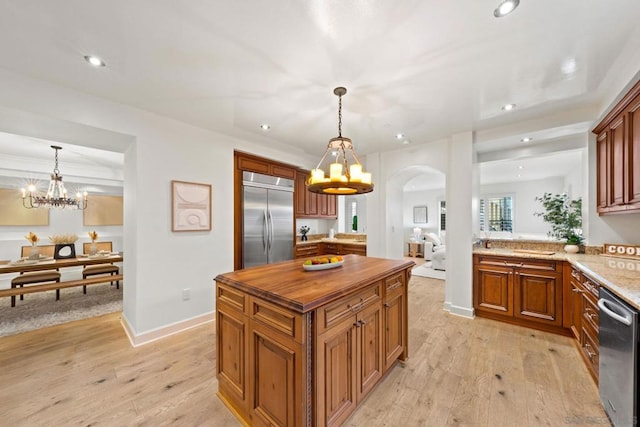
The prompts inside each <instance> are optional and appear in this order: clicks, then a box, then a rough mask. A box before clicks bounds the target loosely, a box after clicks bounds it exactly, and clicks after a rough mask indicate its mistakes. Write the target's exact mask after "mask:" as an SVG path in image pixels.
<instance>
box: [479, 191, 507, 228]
mask: <svg viewBox="0 0 640 427" xmlns="http://www.w3.org/2000/svg"><path fill="white" fill-rule="evenodd" d="M479 211H480V230H481V231H509V232H511V231H513V198H512V197H511V196H505V197H489V198H486V199H480V209H479Z"/></svg>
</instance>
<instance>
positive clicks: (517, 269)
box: [473, 254, 567, 335]
mask: <svg viewBox="0 0 640 427" xmlns="http://www.w3.org/2000/svg"><path fill="white" fill-rule="evenodd" d="M473 277H474V280H473V298H474V302H473V304H474V309H475V311H476V314H477V315H478V316H481V317H489V318H493V319H497V320H503V321H505V322H510V323H516V324H520V325H522V326H528V327H532V328H537V329H542V330H547V331H550V332H557V333H562V334H565V335H566V334H567V330H566V329H565V328H564V327H563V288H562V283H563V262H562V261H556V260H547V259H534V258H517V257H501V256H492V255H480V254H474V268H473Z"/></svg>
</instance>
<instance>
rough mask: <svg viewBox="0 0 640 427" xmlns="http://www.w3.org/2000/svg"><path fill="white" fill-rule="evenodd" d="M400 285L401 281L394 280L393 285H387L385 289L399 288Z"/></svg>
mask: <svg viewBox="0 0 640 427" xmlns="http://www.w3.org/2000/svg"><path fill="white" fill-rule="evenodd" d="M400 285H402V282H396V283H394V284H393V285H391V286H388V287H387V289H388V290H393V289H396V288H399V287H400Z"/></svg>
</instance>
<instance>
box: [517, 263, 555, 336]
mask: <svg viewBox="0 0 640 427" xmlns="http://www.w3.org/2000/svg"><path fill="white" fill-rule="evenodd" d="M514 276H515V280H514V281H513V294H514V295H513V296H514V301H513V306H514V317H516V318H519V319H523V320H533V321H536V322H540V323H546V324H551V325H555V326H561V325H562V289H561V286H560V283H561V276H560V274H557V273H547V272H540V271H531V270H520V269H515V272H514Z"/></svg>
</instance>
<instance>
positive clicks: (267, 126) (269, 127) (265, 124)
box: [260, 123, 271, 130]
mask: <svg viewBox="0 0 640 427" xmlns="http://www.w3.org/2000/svg"><path fill="white" fill-rule="evenodd" d="M260 129H262V130H269V129H271V126H270V125H268V124H267V123H263V124H261V125H260Z"/></svg>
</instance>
